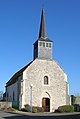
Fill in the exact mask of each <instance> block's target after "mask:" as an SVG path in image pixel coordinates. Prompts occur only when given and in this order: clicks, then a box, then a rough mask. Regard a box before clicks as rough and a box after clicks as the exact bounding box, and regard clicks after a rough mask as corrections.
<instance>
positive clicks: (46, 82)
mask: <svg viewBox="0 0 80 119" xmlns="http://www.w3.org/2000/svg"><path fill="white" fill-rule="evenodd" d="M44 85H48V76H44Z"/></svg>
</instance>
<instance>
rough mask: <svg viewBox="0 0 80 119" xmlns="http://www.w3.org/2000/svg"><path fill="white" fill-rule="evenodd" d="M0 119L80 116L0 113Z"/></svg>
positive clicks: (72, 118)
mask: <svg viewBox="0 0 80 119" xmlns="http://www.w3.org/2000/svg"><path fill="white" fill-rule="evenodd" d="M0 119H80V114H79V113H77V114H76V113H75V114H67V115H65V114H52V113H51V114H50V113H49V114H45V113H44V114H30V113H27V114H17V113H6V112H0Z"/></svg>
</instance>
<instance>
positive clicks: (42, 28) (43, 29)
mask: <svg viewBox="0 0 80 119" xmlns="http://www.w3.org/2000/svg"><path fill="white" fill-rule="evenodd" d="M39 38H44V39H45V38H47V33H46V22H45V14H44V9H43V8H42V15H41V23H40V31H39Z"/></svg>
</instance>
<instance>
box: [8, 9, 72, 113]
mask: <svg viewBox="0 0 80 119" xmlns="http://www.w3.org/2000/svg"><path fill="white" fill-rule="evenodd" d="M52 46H53V41H52V40H50V39H49V38H48V36H47V32H46V21H45V13H44V9H42V14H41V22H40V30H39V36H38V39H37V41H36V42H35V43H34V54H33V60H32V61H31V62H30V63H28V64H27V65H26V66H24V67H23V68H22V69H20V70H19V71H18V72H16V73H15V74H14V75H13V76H12V77H11V79H10V80H9V81H8V82H7V83H6V100H7V101H11V102H12V105H13V106H14V107H17V108H19V109H22V108H24V106H25V105H26V104H28V105H30V106H31V107H32V106H38V107H43V108H44V111H45V112H47V111H49V112H54V111H55V110H56V109H57V108H58V107H59V106H62V105H69V104H70V101H69V84H68V81H67V75H66V73H65V72H64V70H63V69H62V68H61V66H59V64H58V63H57V62H56V61H55V60H53V58H52Z"/></svg>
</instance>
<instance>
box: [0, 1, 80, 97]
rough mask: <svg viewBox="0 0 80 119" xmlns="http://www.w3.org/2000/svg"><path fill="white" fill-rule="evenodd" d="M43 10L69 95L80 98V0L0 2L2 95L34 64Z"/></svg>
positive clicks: (0, 73) (54, 52)
mask: <svg viewBox="0 0 80 119" xmlns="http://www.w3.org/2000/svg"><path fill="white" fill-rule="evenodd" d="M42 7H44V10H45V17H46V28H47V34H48V37H49V38H50V39H51V40H52V41H53V60H56V61H57V62H58V64H59V65H60V67H61V68H62V69H63V70H64V71H65V73H66V74H67V77H68V83H69V88H70V94H74V95H79V94H80V53H79V52H80V0H0V91H5V85H6V82H7V81H8V80H9V79H10V78H11V77H12V76H13V74H15V72H17V71H18V70H19V69H21V68H22V67H23V66H25V65H26V64H28V63H29V62H30V61H32V60H33V43H34V42H35V41H36V40H37V39H38V34H39V26H40V19H41V11H42Z"/></svg>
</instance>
